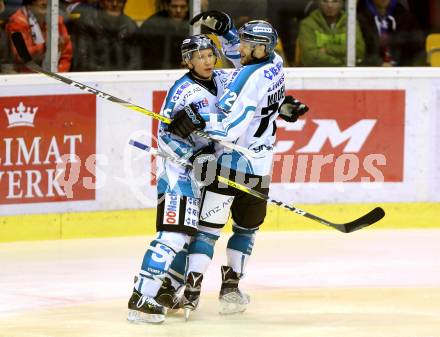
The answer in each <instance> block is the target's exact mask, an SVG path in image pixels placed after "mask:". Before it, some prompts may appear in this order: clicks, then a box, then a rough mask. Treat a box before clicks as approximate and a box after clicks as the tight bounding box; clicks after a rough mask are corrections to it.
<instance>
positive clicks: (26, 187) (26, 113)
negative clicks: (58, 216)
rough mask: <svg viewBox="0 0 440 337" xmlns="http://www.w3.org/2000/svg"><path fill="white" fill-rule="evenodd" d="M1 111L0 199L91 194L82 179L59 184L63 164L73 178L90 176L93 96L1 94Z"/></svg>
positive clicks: (19, 201)
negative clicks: (5, 95) (72, 168)
mask: <svg viewBox="0 0 440 337" xmlns="http://www.w3.org/2000/svg"><path fill="white" fill-rule="evenodd" d="M0 112H1V114H0V134H1V139H0V141H1V142H0V204H26V203H41V202H59V201H67V200H68V201H75V200H94V199H95V190H94V189H93V188H87V186H86V185H87V184H84V183H80V184H75V185H73V186H72V187H71V188H72V191H68V190H66V189H65V188H63V182H65V181H66V180H69V179H70V177H68V176H67V177H66V176H65V171H66V166H67V168H70V166H77V167H78V168H79V169H78V170H69V171H71V172H77V173H78V175H79V176H78V177H75V178H78V181H81V182H87V181H88V180H87V179H85V178H88V179H93V178H94V176H95V163H94V161H93V157H94V154H95V153H96V98H95V96H93V95H86V94H85V95H39V96H29V95H23V96H13V97H0ZM89 158H90V159H89ZM88 159H89V160H88ZM63 163H64V164H63ZM69 192H71V193H69ZM67 194H69V195H67Z"/></svg>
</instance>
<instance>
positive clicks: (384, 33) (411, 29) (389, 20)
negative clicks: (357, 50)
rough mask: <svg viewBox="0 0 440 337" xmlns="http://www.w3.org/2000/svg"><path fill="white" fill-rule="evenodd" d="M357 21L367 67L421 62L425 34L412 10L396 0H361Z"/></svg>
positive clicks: (406, 64)
mask: <svg viewBox="0 0 440 337" xmlns="http://www.w3.org/2000/svg"><path fill="white" fill-rule="evenodd" d="M358 20H359V24H360V26H361V29H362V33H363V36H364V39H365V44H366V56H365V60H364V63H363V64H364V65H366V66H383V67H392V66H413V65H423V64H424V60H425V57H424V53H423V51H424V36H423V33H422V31H421V30H420V29H419V27H418V24H417V22H416V20H415V18H414V16H413V15H412V13H411V12H410V11H409V10H408V9H406V8H405V7H404V6H403V5H402V4H400V3H398V1H397V0H361V1H360V2H359V4H358Z"/></svg>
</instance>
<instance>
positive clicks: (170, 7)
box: [138, 0, 189, 69]
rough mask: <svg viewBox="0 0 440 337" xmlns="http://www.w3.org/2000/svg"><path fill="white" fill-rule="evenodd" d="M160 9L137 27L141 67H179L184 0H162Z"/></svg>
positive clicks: (185, 31)
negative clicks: (161, 8)
mask: <svg viewBox="0 0 440 337" xmlns="http://www.w3.org/2000/svg"><path fill="white" fill-rule="evenodd" d="M163 8H164V9H163V10H161V11H159V12H157V13H156V14H154V15H153V16H151V17H150V18H148V19H147V20H145V21H144V22H143V23H142V25H141V27H140V28H139V32H138V45H139V46H140V48H141V50H142V51H141V55H142V66H141V67H142V69H177V68H182V58H181V56H180V45H181V43H182V40H183V39H184V38H185V37H186V36H188V35H189V24H188V0H164V2H163Z"/></svg>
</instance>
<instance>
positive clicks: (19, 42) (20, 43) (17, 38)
mask: <svg viewBox="0 0 440 337" xmlns="http://www.w3.org/2000/svg"><path fill="white" fill-rule="evenodd" d="M11 39H12V42H13V43H14V47H15V49H16V50H17V53H18V55H19V56H20V58H21V59H22V60H23V62H24V64H25V65H26V67H28V68H29V69H31V70H33V71H35V72H37V73H40V74H44V75H46V76H49V77H51V78H53V79H55V80H57V81H60V82H63V83H64V84H68V85H70V86H72V87H75V88H78V89H80V90H82V91H85V92H88V93H91V94H93V95H96V96H98V97H100V98H103V99H105V100H107V101H110V102H112V103H117V104H119V105H122V106H124V107H126V108H128V109H131V110H134V111H137V112H140V113H142V114H144V115H147V116H150V117H153V118H154V119H157V120H159V121H161V122H163V123H165V124H170V123H171V119H169V118H167V117H165V116H162V115H160V114H158V113H157V112H154V111H150V110H147V109H145V108H143V107H141V106H138V105H135V104H133V103H130V102H128V101H124V100H123V99H120V98H118V97H115V96H113V95H110V94H107V93H105V92H103V91H100V90H98V89H95V88H92V87H89V86H87V85H85V84H83V83H79V82H76V81H74V80H71V79H70V78H67V77H64V76H61V75H58V74H57V73H54V72H51V71H48V70H44V69H43V68H42V67H40V66H39V65H38V64H36V63H35V62H34V60H33V59H32V56H31V55H30V54H29V50H28V49H27V47H26V43H25V42H24V39H23V36H22V35H21V33H20V32H15V33H12V35H11ZM193 133H194V134H195V135H197V136H199V137H203V138H206V139H209V140H212V141H215V142H218V143H219V144H221V145H223V146H224V147H227V148H229V149H232V150H235V151H238V152H241V153H243V154H245V155H247V156H249V157H253V158H256V157H258V155H257V154H256V153H255V152H254V151H251V150H249V149H247V148H244V147H242V146H240V145H237V144H234V143H232V142H228V141H225V140H219V139H214V138H212V137H211V136H210V135H209V134H207V133H206V132H203V131H199V130H196V131H194V132H193Z"/></svg>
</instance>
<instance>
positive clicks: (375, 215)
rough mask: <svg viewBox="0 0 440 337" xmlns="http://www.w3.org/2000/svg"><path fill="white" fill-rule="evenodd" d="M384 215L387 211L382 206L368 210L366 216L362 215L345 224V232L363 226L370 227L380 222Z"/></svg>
mask: <svg viewBox="0 0 440 337" xmlns="http://www.w3.org/2000/svg"><path fill="white" fill-rule="evenodd" d="M384 216H385V211H384V210H383V209H382V208H381V207H376V208H375V209H373V210H372V211H370V212H368V213H367V214H365V215H364V216H361V217H360V218H359V219H356V220H354V221H352V222H348V223H346V224H344V225H343V227H344V233H351V232H354V231H357V230H359V229H361V228H364V227H368V226H370V225H372V224H374V223H376V222H378V221H379V220H380V219H382V218H383V217H384Z"/></svg>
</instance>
